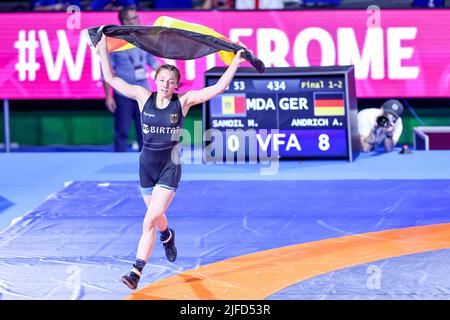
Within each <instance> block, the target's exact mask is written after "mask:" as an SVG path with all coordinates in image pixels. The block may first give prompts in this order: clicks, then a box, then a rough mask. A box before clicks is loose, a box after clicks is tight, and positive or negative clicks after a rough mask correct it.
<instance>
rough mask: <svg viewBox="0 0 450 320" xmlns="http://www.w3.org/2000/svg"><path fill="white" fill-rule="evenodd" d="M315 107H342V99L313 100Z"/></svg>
mask: <svg viewBox="0 0 450 320" xmlns="http://www.w3.org/2000/svg"><path fill="white" fill-rule="evenodd" d="M314 105H315V106H316V107H343V106H344V100H328V99H327V100H325V99H319V100H315V101H314Z"/></svg>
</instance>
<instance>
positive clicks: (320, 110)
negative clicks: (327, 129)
mask: <svg viewBox="0 0 450 320" xmlns="http://www.w3.org/2000/svg"><path fill="white" fill-rule="evenodd" d="M314 115H315V116H344V115H345V108H342V107H315V108H314Z"/></svg>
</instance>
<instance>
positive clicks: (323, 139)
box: [319, 133, 330, 151]
mask: <svg viewBox="0 0 450 320" xmlns="http://www.w3.org/2000/svg"><path fill="white" fill-rule="evenodd" d="M319 149H320V150H321V151H327V150H328V149H330V137H329V136H328V135H327V134H325V133H322V134H321V135H320V136H319Z"/></svg>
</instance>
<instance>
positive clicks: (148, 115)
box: [144, 111, 155, 118]
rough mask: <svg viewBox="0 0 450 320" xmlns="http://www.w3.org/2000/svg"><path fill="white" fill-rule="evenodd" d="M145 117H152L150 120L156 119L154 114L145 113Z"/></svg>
mask: <svg viewBox="0 0 450 320" xmlns="http://www.w3.org/2000/svg"><path fill="white" fill-rule="evenodd" d="M144 116H147V117H150V118H154V117H155V114H154V113H147V112H145V111H144Z"/></svg>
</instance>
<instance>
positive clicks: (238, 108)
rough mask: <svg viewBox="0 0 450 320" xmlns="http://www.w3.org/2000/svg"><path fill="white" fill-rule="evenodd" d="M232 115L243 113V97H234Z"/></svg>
mask: <svg viewBox="0 0 450 320" xmlns="http://www.w3.org/2000/svg"><path fill="white" fill-rule="evenodd" d="M234 113H245V97H244V96H235V97H234Z"/></svg>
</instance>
